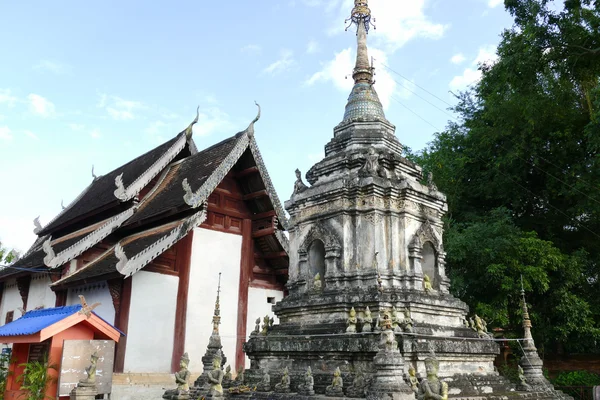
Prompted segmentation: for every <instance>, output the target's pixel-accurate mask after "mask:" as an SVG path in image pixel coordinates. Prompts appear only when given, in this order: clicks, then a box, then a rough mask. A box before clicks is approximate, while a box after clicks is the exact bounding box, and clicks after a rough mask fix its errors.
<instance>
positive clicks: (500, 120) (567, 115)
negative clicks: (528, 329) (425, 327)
mask: <svg viewBox="0 0 600 400" xmlns="http://www.w3.org/2000/svg"><path fill="white" fill-rule="evenodd" d="M549 3H551V2H550V1H548V0H506V1H505V6H506V8H507V10H508V11H509V12H510V13H511V15H512V16H513V17H514V21H515V23H514V26H513V27H512V28H511V29H508V30H506V31H505V32H503V33H502V36H501V42H500V44H499V46H498V60H497V61H496V62H494V63H491V64H486V65H480V70H481V71H482V79H481V80H480V82H479V83H477V84H476V85H475V86H473V87H471V88H470V89H469V90H467V91H466V92H463V93H461V94H460V95H459V96H458V97H459V102H458V105H457V106H456V107H455V112H457V113H458V114H459V115H460V122H458V123H450V124H449V125H448V127H447V129H446V130H445V131H444V132H441V133H438V134H436V137H435V139H434V141H433V142H432V143H430V144H429V145H428V147H427V148H426V149H425V150H423V151H422V152H421V153H419V154H417V155H416V156H414V158H416V160H417V162H418V163H420V164H421V165H423V166H424V168H425V170H427V171H432V172H433V173H434V176H435V181H436V184H437V186H438V188H439V189H440V190H441V191H443V192H444V193H446V195H447V197H448V205H449V212H448V215H447V218H446V234H445V235H446V237H445V243H446V251H447V261H448V263H447V269H448V273H449V275H450V277H451V279H453V290H454V292H455V294H456V295H458V296H459V297H461V298H463V299H465V301H467V302H468V304H469V305H470V306H471V307H472V308H473V309H474V311H475V312H477V313H479V314H480V315H484V316H485V317H487V318H488V319H490V320H491V321H492V324H493V325H495V326H501V327H504V328H509V329H512V330H513V331H514V332H520V328H519V320H520V315H519V313H520V311H519V307H518V303H519V290H520V276H521V275H522V276H523V280H524V284H525V289H526V290H527V292H528V302H529V303H530V304H531V306H532V318H533V324H534V335H535V337H536V339H537V342H539V343H538V345H539V347H541V348H542V349H544V348H546V349H552V348H551V347H550V348H549V346H552V347H554V349H557V350H561V349H563V348H566V349H567V350H569V351H592V350H596V351H598V350H599V349H600V348H599V346H598V345H596V339H599V338H600V296H599V295H598V293H600V283H599V276H600V85H599V77H600V1H592V0H567V1H566V2H565V4H564V8H563V9H561V10H559V11H556V10H553V9H552V8H551V7H549Z"/></svg>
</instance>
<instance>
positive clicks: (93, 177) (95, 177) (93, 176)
mask: <svg viewBox="0 0 600 400" xmlns="http://www.w3.org/2000/svg"><path fill="white" fill-rule="evenodd" d="M92 179H93V180H96V179H98V177H97V176H96V174H95V173H94V164H92Z"/></svg>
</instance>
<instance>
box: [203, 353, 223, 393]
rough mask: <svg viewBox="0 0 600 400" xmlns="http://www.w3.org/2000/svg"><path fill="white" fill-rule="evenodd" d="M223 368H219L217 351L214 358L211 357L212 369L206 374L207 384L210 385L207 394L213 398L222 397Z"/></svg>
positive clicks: (219, 361) (219, 362)
mask: <svg viewBox="0 0 600 400" xmlns="http://www.w3.org/2000/svg"><path fill="white" fill-rule="evenodd" d="M223 375H224V373H223V370H221V351H220V350H219V351H217V354H216V355H215V358H214V359H213V370H212V371H210V372H209V373H208V375H207V380H208V384H209V385H210V390H209V391H208V396H209V397H211V398H213V399H222V398H223V386H222V385H221V384H222V383H223Z"/></svg>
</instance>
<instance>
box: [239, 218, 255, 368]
mask: <svg viewBox="0 0 600 400" xmlns="http://www.w3.org/2000/svg"><path fill="white" fill-rule="evenodd" d="M252 267H254V241H253V240H252V220H251V219H244V222H243V223H242V256H241V260H240V285H239V294H238V314H237V340H236V346H235V369H236V370H239V368H240V367H242V366H244V364H245V363H246V360H245V356H244V350H243V345H244V342H245V341H246V323H247V322H248V285H249V283H250V276H251V274H252Z"/></svg>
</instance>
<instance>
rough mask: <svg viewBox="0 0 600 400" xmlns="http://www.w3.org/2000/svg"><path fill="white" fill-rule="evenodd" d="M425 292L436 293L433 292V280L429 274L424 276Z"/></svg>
mask: <svg viewBox="0 0 600 400" xmlns="http://www.w3.org/2000/svg"><path fill="white" fill-rule="evenodd" d="M423 290H425V293H427V294H434V293H436V291H435V290H433V285H432V284H431V278H430V277H429V275H427V274H425V275H423Z"/></svg>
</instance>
